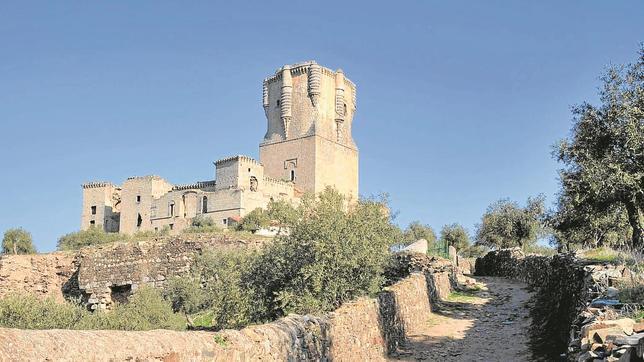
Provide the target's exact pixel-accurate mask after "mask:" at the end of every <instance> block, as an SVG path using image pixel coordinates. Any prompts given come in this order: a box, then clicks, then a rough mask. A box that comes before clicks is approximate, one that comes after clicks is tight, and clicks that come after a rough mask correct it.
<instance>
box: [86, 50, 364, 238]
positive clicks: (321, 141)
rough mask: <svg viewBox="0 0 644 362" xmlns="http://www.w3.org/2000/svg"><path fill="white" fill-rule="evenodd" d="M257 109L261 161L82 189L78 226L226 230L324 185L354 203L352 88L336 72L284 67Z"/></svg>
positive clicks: (221, 163)
mask: <svg viewBox="0 0 644 362" xmlns="http://www.w3.org/2000/svg"><path fill="white" fill-rule="evenodd" d="M262 105H263V107H264V112H265V114H266V118H267V131H266V135H265V136H264V139H263V141H262V142H261V143H260V145H259V162H258V161H256V160H254V159H252V158H250V157H247V156H241V155H240V156H233V157H227V158H223V159H220V160H218V161H216V162H215V163H214V164H215V179H214V180H210V181H202V182H195V183H193V184H186V185H173V184H171V183H169V182H168V181H166V180H164V179H163V178H161V177H159V176H141V177H130V178H128V179H127V180H126V181H125V182H124V183H123V184H122V185H120V186H118V185H115V184H112V183H110V182H103V181H101V182H89V183H86V184H83V185H82V188H83V209H82V212H81V229H82V230H85V229H88V228H90V227H98V228H102V229H103V230H105V231H107V232H119V233H125V234H133V233H136V232H139V231H160V230H162V229H169V230H170V231H171V233H176V232H178V231H180V230H182V229H184V228H186V227H188V226H190V225H191V223H192V219H193V218H195V217H196V216H198V215H202V216H205V217H209V218H211V219H213V220H214V221H215V223H216V224H219V225H220V226H222V227H224V228H226V227H227V226H228V224H229V223H230V222H231V221H233V220H239V218H240V217H243V216H244V215H245V214H247V213H248V212H250V211H252V210H254V209H256V208H265V207H266V206H267V205H268V203H269V202H270V201H271V200H285V201H288V202H292V203H297V201H298V200H299V198H300V197H301V196H302V195H303V194H304V193H309V192H310V193H318V192H320V191H322V190H324V188H326V187H327V186H333V187H335V188H336V189H337V190H338V191H340V192H341V193H343V194H344V195H345V196H347V197H348V198H353V199H355V198H357V196H358V148H357V147H356V144H355V142H354V140H353V137H352V123H353V115H354V113H355V110H356V87H355V85H354V84H353V83H352V82H351V81H350V80H349V79H347V78H345V76H344V73H343V72H342V70H337V71H333V70H331V69H328V68H325V67H323V66H320V65H319V64H317V63H316V62H315V61H309V62H303V63H298V64H294V65H285V66H283V67H281V68H280V69H278V70H277V71H276V72H275V74H274V75H272V76H270V77H268V78H266V79H265V80H264V82H263V87H262Z"/></svg>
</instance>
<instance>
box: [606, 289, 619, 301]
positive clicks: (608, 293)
mask: <svg viewBox="0 0 644 362" xmlns="http://www.w3.org/2000/svg"><path fill="white" fill-rule="evenodd" d="M618 294H619V289H617V288H615V287H608V289H606V296H607V297H608V298H611V299H613V298H616V297H617V295H618Z"/></svg>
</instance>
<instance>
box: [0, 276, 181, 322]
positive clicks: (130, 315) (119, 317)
mask: <svg viewBox="0 0 644 362" xmlns="http://www.w3.org/2000/svg"><path fill="white" fill-rule="evenodd" d="M0 326H1V327H6V328H21V329H117V330H132V331H134V330H150V329H177V330H179V329H185V326H186V323H185V320H184V318H183V317H182V316H181V315H179V314H174V313H173V312H172V308H171V307H170V304H169V303H168V302H167V301H165V300H164V299H163V298H162V297H161V295H160V293H159V292H158V291H157V290H155V289H152V288H149V287H143V288H140V289H139V290H138V291H137V293H135V294H134V295H133V296H131V297H130V301H129V303H127V304H118V305H116V307H115V308H114V309H113V310H112V311H109V312H95V313H91V312H89V311H87V310H86V309H85V308H84V307H82V306H81V305H79V304H74V303H71V302H62V303H59V302H56V301H55V300H54V299H52V298H47V299H44V300H40V299H38V298H36V297H35V296H33V295H18V294H12V295H8V296H5V297H4V298H3V299H0Z"/></svg>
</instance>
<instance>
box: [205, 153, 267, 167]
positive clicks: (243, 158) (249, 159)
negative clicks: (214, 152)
mask: <svg viewBox="0 0 644 362" xmlns="http://www.w3.org/2000/svg"><path fill="white" fill-rule="evenodd" d="M230 161H244V162H249V163H253V164H255V165H258V166H260V165H261V164H260V163H259V162H257V160H255V159H254V158H252V157H248V156H244V155H237V156H231V157H226V158H222V159H220V160H217V161H215V165H220V164H222V163H226V162H230Z"/></svg>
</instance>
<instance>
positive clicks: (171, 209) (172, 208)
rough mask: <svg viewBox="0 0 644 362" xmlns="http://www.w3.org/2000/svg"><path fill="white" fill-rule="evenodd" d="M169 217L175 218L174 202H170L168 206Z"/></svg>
mask: <svg viewBox="0 0 644 362" xmlns="http://www.w3.org/2000/svg"><path fill="white" fill-rule="evenodd" d="M168 215H170V216H174V201H170V203H169V204H168Z"/></svg>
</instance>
